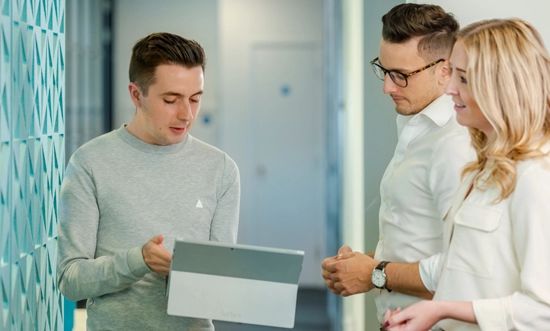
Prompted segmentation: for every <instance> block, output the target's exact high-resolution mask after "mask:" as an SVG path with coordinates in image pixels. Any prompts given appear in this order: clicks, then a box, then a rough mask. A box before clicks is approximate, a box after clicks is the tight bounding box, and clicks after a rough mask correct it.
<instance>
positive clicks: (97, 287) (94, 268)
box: [57, 150, 151, 301]
mask: <svg viewBox="0 0 550 331" xmlns="http://www.w3.org/2000/svg"><path fill="white" fill-rule="evenodd" d="M99 217H100V211H99V208H98V204H97V199H96V189H95V185H94V178H93V171H92V169H90V167H89V166H87V163H86V159H85V155H84V153H83V152H82V151H80V150H79V151H77V152H76V153H75V154H74V155H73V157H71V160H70V161H69V164H68V166H67V170H66V172H65V178H64V180H63V184H62V186H61V194H60V200H59V224H58V279H57V281H58V286H59V289H60V290H61V292H62V293H63V295H64V296H65V297H67V299H69V300H73V301H78V300H83V299H87V298H93V297H98V296H101V295H104V294H108V293H114V292H118V291H120V290H123V289H125V288H127V287H128V286H130V285H131V284H133V283H135V282H136V281H138V280H140V279H141V278H142V277H143V276H144V275H145V274H146V273H148V272H151V271H150V269H149V268H148V267H147V265H146V264H145V262H144V260H143V255H142V253H141V248H142V246H140V247H134V248H132V249H129V250H127V251H122V252H117V253H116V254H114V255H113V256H108V257H107V256H103V257H99V258H96V256H95V254H96V242H97V231H98V225H99Z"/></svg>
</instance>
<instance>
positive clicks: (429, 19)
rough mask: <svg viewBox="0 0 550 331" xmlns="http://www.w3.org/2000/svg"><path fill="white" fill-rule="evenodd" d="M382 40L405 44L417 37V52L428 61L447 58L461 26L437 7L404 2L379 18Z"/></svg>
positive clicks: (451, 15)
mask: <svg viewBox="0 0 550 331" xmlns="http://www.w3.org/2000/svg"><path fill="white" fill-rule="evenodd" d="M382 24H383V26H382V38H383V39H384V40H385V41H387V42H390V43H396V44H400V43H405V42H407V41H409V40H410V39H411V38H415V37H420V40H419V42H418V52H419V53H420V55H421V56H422V57H424V58H426V59H427V60H438V59H440V58H443V59H446V58H448V56H449V54H450V51H451V47H452V46H453V41H454V37H455V34H456V32H457V31H458V29H459V28H460V24H459V23H458V21H457V20H456V19H455V18H454V16H453V14H451V13H447V12H445V10H443V8H441V7H440V6H437V5H426V4H415V3H404V4H401V5H397V6H395V7H393V8H392V9H391V10H390V11H389V12H388V13H387V14H386V15H384V16H382Z"/></svg>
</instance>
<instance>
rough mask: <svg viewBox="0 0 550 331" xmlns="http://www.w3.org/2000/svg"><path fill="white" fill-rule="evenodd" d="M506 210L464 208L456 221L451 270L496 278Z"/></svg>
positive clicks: (473, 206)
mask: <svg viewBox="0 0 550 331" xmlns="http://www.w3.org/2000/svg"><path fill="white" fill-rule="evenodd" d="M501 218H502V210H501V209H499V208H497V207H493V206H479V205H468V204H465V205H462V207H461V208H460V209H459V210H458V212H457V213H456V215H455V217H454V224H455V226H454V232H453V237H452V239H451V244H450V248H449V255H448V258H447V267H448V268H450V269H456V270H461V271H464V272H467V273H470V274H473V275H475V276H479V277H483V278H492V276H493V269H494V264H495V259H496V256H497V252H496V250H497V249H498V248H497V238H496V235H495V231H496V230H497V229H498V227H499V224H500V220H501Z"/></svg>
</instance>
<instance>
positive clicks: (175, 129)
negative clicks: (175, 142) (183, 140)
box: [170, 126, 185, 133]
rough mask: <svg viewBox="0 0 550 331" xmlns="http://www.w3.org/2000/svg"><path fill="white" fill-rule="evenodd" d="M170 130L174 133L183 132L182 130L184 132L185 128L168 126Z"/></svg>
mask: <svg viewBox="0 0 550 331" xmlns="http://www.w3.org/2000/svg"><path fill="white" fill-rule="evenodd" d="M170 130H172V131H173V132H175V133H183V132H185V128H178V127H173V126H171V127H170Z"/></svg>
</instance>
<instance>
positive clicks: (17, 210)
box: [0, 0, 65, 331]
mask: <svg viewBox="0 0 550 331" xmlns="http://www.w3.org/2000/svg"><path fill="white" fill-rule="evenodd" d="M64 29H65V1H64V0H0V38H1V44H0V66H1V67H0V68H1V71H0V98H1V102H0V253H1V254H0V295H1V296H2V297H1V298H2V301H1V306H0V309H1V311H0V330H25V331H26V330H61V329H62V328H63V301H62V296H61V294H60V292H59V290H58V288H57V284H56V276H57V275H56V259H57V233H56V227H57V206H58V197H59V189H60V186H61V181H62V179H63V171H64V165H65V160H64V148H65V147H64V132H65V119H64V87H65V59H64V56H65V31H64Z"/></svg>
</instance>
